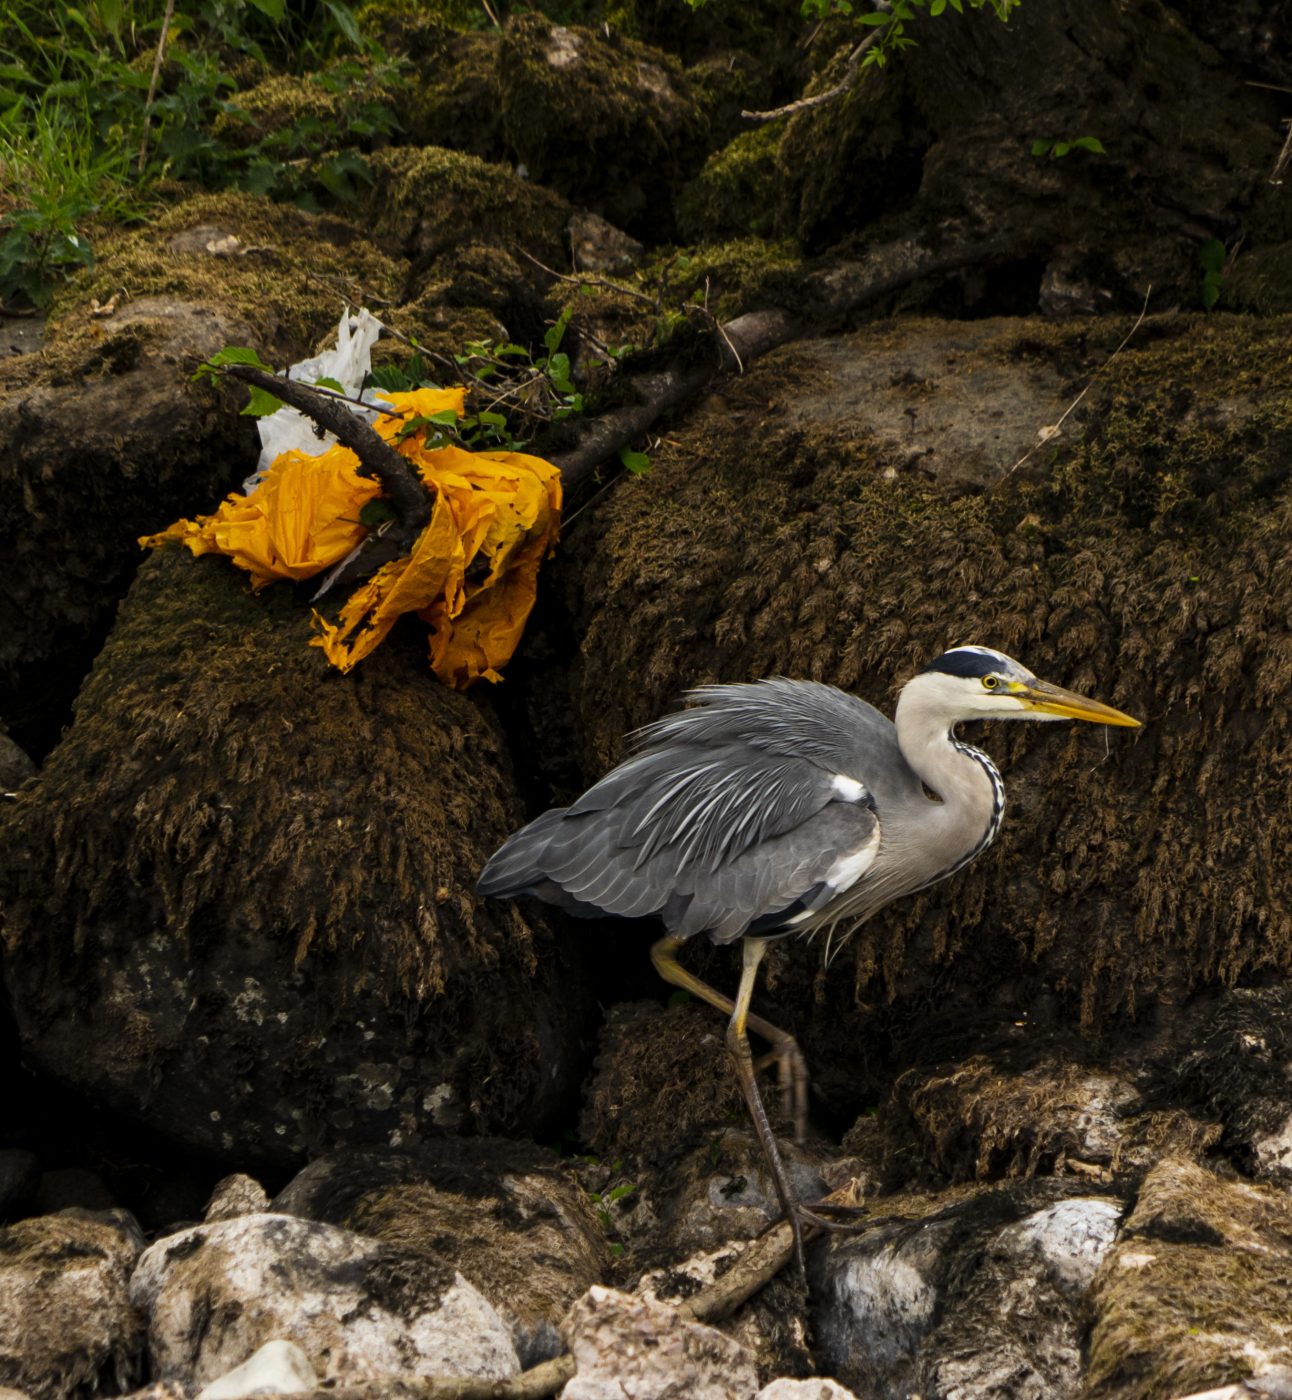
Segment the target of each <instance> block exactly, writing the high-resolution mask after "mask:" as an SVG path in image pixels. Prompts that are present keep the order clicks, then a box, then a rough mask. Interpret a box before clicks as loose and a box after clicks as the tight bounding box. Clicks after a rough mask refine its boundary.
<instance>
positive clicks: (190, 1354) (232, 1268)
mask: <svg viewBox="0 0 1292 1400" xmlns="http://www.w3.org/2000/svg"><path fill="white" fill-rule="evenodd" d="M130 1296H131V1299H132V1301H133V1302H134V1305H135V1307H136V1308H137V1309H138V1310H139V1311H140V1313H141V1314H142V1315H143V1317H144V1319H145V1324H146V1327H147V1334H148V1351H149V1356H150V1358H151V1364H152V1367H153V1371H154V1374H156V1375H158V1376H159V1377H161V1378H162V1379H170V1380H177V1381H180V1382H182V1383H185V1384H194V1385H206V1384H208V1383H209V1382H211V1381H213V1380H215V1379H217V1378H218V1377H220V1376H222V1375H224V1374H225V1373H226V1372H228V1371H229V1370H231V1369H232V1368H233V1367H234V1366H239V1365H241V1364H242V1363H243V1362H244V1361H245V1360H246V1359H247V1358H248V1357H249V1356H251V1355H252V1353H254V1352H255V1351H256V1350H257V1349H258V1348H260V1347H261V1346H263V1345H264V1344H265V1343H266V1342H268V1341H272V1340H281V1341H290V1342H294V1343H296V1344H297V1345H298V1346H299V1347H301V1349H302V1350H303V1351H304V1352H305V1354H306V1356H307V1357H308V1359H309V1361H310V1363H311V1365H313V1366H314V1367H315V1369H316V1370H317V1371H318V1373H319V1374H321V1375H322V1376H323V1377H324V1378H325V1379H328V1380H334V1381H355V1380H363V1379H372V1378H375V1377H380V1376H385V1375H392V1374H395V1373H400V1372H411V1373H412V1374H414V1375H418V1376H430V1375H460V1376H477V1377H482V1378H486V1379H501V1378H503V1377H506V1376H510V1375H514V1374H516V1372H517V1371H518V1370H519V1365H518V1363H517V1360H516V1352H515V1349H514V1348H513V1346H512V1344H511V1339H510V1337H509V1336H508V1333H507V1329H506V1327H505V1326H504V1325H503V1323H502V1321H501V1319H500V1318H499V1317H498V1315H497V1313H496V1312H495V1311H494V1310H493V1308H491V1307H490V1306H489V1304H488V1303H487V1302H486V1301H485V1299H484V1298H483V1297H482V1296H481V1295H480V1294H479V1293H478V1292H477V1290H476V1289H475V1288H473V1287H472V1286H471V1285H470V1284H469V1283H467V1282H466V1280H465V1279H463V1278H462V1277H461V1275H460V1274H457V1273H456V1272H455V1271H454V1270H453V1269H451V1268H445V1267H443V1266H440V1265H437V1264H435V1263H434V1262H432V1261H431V1260H429V1259H428V1258H426V1257H425V1256H424V1255H420V1254H417V1253H414V1252H413V1251H411V1250H406V1249H400V1248H397V1247H396V1246H393V1245H386V1244H381V1243H379V1242H377V1241H375V1240H371V1239H365V1238H364V1237H362V1236H360V1235H355V1234H352V1233H351V1232H350V1231H348V1230H339V1229H335V1228H334V1227H332V1226H329V1225H320V1224H316V1223H314V1222H311V1221H304V1220H297V1219H294V1218H293V1217H291V1216H286V1215H247V1216H241V1217H239V1218H238V1219H236V1220H226V1221H222V1222H219V1223H217V1224H214V1225H199V1226H196V1227H194V1228H193V1229H191V1230H186V1231H184V1232H183V1233H182V1234H179V1235H172V1236H170V1237H169V1238H167V1239H163V1240H158V1241H157V1243H156V1244H154V1245H152V1246H151V1247H150V1248H149V1249H148V1250H146V1251H145V1253H144V1255H143V1257H142V1258H141V1259H140V1261H139V1266H138V1268H137V1269H136V1270H135V1274H134V1277H133V1278H132V1280H131V1284H130Z"/></svg>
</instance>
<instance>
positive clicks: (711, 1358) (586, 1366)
mask: <svg viewBox="0 0 1292 1400" xmlns="http://www.w3.org/2000/svg"><path fill="white" fill-rule="evenodd" d="M563 1331H564V1333H565V1336H566V1340H567V1342H568V1344H569V1348H570V1351H571V1352H573V1354H574V1361H575V1365H576V1367H577V1370H576V1372H575V1376H574V1379H573V1380H571V1381H570V1382H569V1384H568V1385H567V1386H566V1387H565V1390H564V1391H563V1392H562V1395H563V1396H564V1400H623V1396H624V1394H625V1393H627V1394H631V1395H634V1396H640V1397H641V1400H648V1398H651V1400H665V1397H669V1396H681V1395H685V1396H687V1397H688V1400H748V1397H749V1396H751V1395H753V1394H754V1392H755V1391H756V1390H757V1389H758V1374H757V1371H756V1369H755V1367H754V1363H753V1358H752V1356H751V1354H750V1353H749V1352H748V1351H746V1349H745V1348H744V1347H742V1346H741V1345H740V1343H739V1342H735V1341H733V1340H732V1339H731V1338H730V1337H727V1336H725V1335H724V1334H723V1333H721V1332H719V1331H718V1330H717V1329H716V1328H713V1327H706V1326H705V1325H704V1324H702V1323H698V1322H688V1321H687V1320H685V1319H684V1318H683V1317H682V1316H681V1315H680V1314H679V1313H677V1312H676V1311H674V1309H672V1308H669V1307H665V1306H664V1305H662V1304H660V1303H651V1302H648V1301H646V1300H645V1299H641V1298H633V1297H629V1296H628V1295H627V1294H624V1293H618V1292H616V1291H615V1290H614V1289H610V1288H600V1287H596V1288H592V1289H590V1290H589V1291H588V1293H587V1294H586V1295H585V1296H584V1297H583V1298H581V1299H580V1300H579V1302H578V1303H576V1304H575V1305H574V1307H573V1308H572V1309H571V1310H570V1313H569V1316H568V1317H567V1318H566V1321H565V1324H564V1327H563Z"/></svg>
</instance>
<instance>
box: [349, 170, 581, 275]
mask: <svg viewBox="0 0 1292 1400" xmlns="http://www.w3.org/2000/svg"><path fill="white" fill-rule="evenodd" d="M372 173H373V176H374V183H373V186H372V188H371V189H370V190H369V191H367V193H366V194H365V195H364V196H363V198H362V200H361V203H360V209H361V212H362V214H363V216H364V218H365V219H366V220H367V221H368V224H369V226H370V227H371V228H372V229H373V231H374V233H376V234H377V235H378V236H379V237H382V238H384V239H386V240H388V241H389V242H390V243H392V244H393V245H395V246H396V247H398V248H399V249H400V251H402V252H403V253H404V255H405V256H407V257H409V258H411V259H412V261H413V265H414V272H415V273H421V272H423V271H425V269H426V268H427V267H429V265H430V264H431V263H432V262H433V261H434V260H435V259H436V258H439V257H441V256H442V255H443V254H445V253H447V252H449V251H450V250H452V249H455V248H458V247H461V246H463V245H466V244H476V245H479V244H490V245H492V246H494V247H500V248H504V249H507V250H508V251H511V250H512V249H515V248H523V249H525V250H526V251H527V252H529V253H532V254H533V255H534V256H535V257H537V258H538V259H540V261H542V262H545V263H547V264H548V266H549V267H554V266H559V265H560V264H561V263H563V262H564V261H565V258H566V245H565V226H566V224H567V223H568V221H569V217H570V212H571V211H570V206H569V205H568V204H567V203H566V202H565V200H563V199H562V198H561V197H560V196H559V195H556V194H553V193H552V192H551V191H550V190H547V189H544V188H542V187H541V186H539V185H534V184H531V183H530V182H529V181H527V180H522V179H521V178H520V177H519V176H518V175H516V174H515V173H514V172H513V171H511V170H509V169H508V168H507V167H506V166H503V165H492V164H490V163H489V162H487V161H483V160H480V159H479V158H478V157H476V156H469V155H465V154H463V153H461V152H458V151H446V150H442V149H440V148H439V147H436V146H427V147H425V148H424V149H420V150H417V149H413V148H412V147H393V148H391V149H389V150H386V151H381V152H379V153H378V154H377V155H376V156H374V157H373V160H372Z"/></svg>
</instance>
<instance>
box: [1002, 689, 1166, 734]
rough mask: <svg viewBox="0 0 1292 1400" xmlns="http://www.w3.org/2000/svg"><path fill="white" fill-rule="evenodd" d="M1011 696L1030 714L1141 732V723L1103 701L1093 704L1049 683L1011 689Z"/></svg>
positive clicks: (1074, 693) (1085, 698)
mask: <svg viewBox="0 0 1292 1400" xmlns="http://www.w3.org/2000/svg"><path fill="white" fill-rule="evenodd" d="M1010 694H1011V695H1013V696H1014V697H1015V698H1016V699H1018V700H1021V701H1022V702H1023V704H1024V706H1025V707H1026V708H1027V709H1029V710H1039V711H1040V712H1041V713H1042V714H1046V715H1062V716H1063V718H1064V719H1087V720H1090V721H1091V723H1093V724H1120V725H1125V726H1126V727H1127V728H1129V729H1139V728H1141V727H1142V726H1141V723H1140V721H1139V720H1137V719H1132V718H1131V717H1130V715H1126V714H1123V713H1122V712H1121V711H1120V710H1114V709H1113V707H1112V706H1111V705H1105V704H1103V703H1102V702H1101V701H1099V700H1090V699H1088V698H1087V697H1086V696H1084V695H1078V694H1076V692H1075V691H1071V690H1064V689H1063V688H1062V687H1060V686H1057V685H1051V684H1050V683H1049V681H1031V682H1029V683H1024V684H1019V685H1017V686H1015V687H1011V689H1010Z"/></svg>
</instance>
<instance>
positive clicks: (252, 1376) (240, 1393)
mask: <svg viewBox="0 0 1292 1400" xmlns="http://www.w3.org/2000/svg"><path fill="white" fill-rule="evenodd" d="M318 1383H319V1380H318V1375H317V1374H316V1373H315V1370H314V1367H313V1366H311V1365H310V1359H309V1357H308V1356H306V1355H305V1353H304V1352H303V1351H302V1350H301V1349H300V1347H298V1346H297V1345H296V1343H295V1342H285V1341H283V1340H282V1339H281V1338H279V1339H278V1340H275V1341H272V1342H266V1343H265V1344H264V1346H262V1347H261V1348H260V1350H259V1351H258V1352H256V1353H255V1354H254V1355H253V1356H249V1357H248V1358H247V1359H246V1360H245V1361H244V1362H243V1363H242V1365H241V1366H235V1367H234V1368H233V1370H232V1371H226V1372H225V1373H224V1375H222V1376H220V1377H219V1378H218V1379H216V1380H213V1381H212V1382H211V1384H210V1385H206V1386H203V1387H202V1389H201V1390H200V1391H199V1392H198V1395H197V1400H243V1397H244V1396H248V1395H299V1394H300V1393H301V1391H304V1390H313V1389H314V1388H315V1387H316V1386H317V1385H318Z"/></svg>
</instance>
